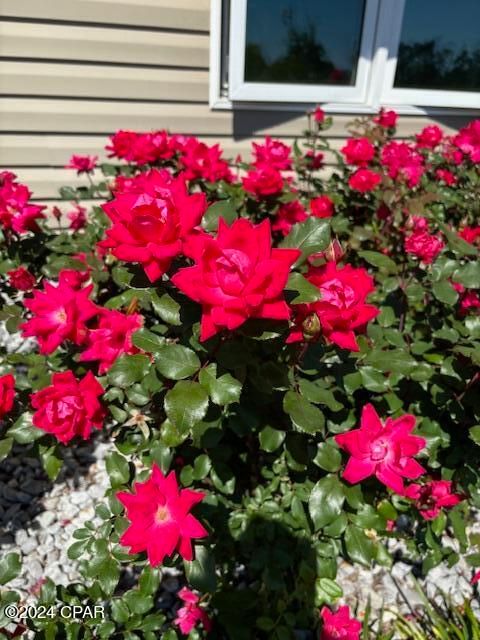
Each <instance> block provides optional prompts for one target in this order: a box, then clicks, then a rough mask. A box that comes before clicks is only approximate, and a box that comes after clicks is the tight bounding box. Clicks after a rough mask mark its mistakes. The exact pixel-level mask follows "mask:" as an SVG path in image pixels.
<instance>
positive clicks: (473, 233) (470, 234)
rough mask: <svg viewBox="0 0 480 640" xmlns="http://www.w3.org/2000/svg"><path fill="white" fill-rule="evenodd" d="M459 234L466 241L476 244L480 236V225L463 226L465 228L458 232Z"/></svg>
mask: <svg viewBox="0 0 480 640" xmlns="http://www.w3.org/2000/svg"><path fill="white" fill-rule="evenodd" d="M458 235H459V236H460V238H463V240H465V242H469V243H470V244H475V243H476V242H477V240H478V239H479V238H480V227H463V229H462V230H461V231H459V232H458Z"/></svg>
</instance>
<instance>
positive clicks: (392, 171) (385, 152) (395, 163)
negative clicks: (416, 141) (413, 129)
mask: <svg viewBox="0 0 480 640" xmlns="http://www.w3.org/2000/svg"><path fill="white" fill-rule="evenodd" d="M380 160H381V163H382V164H383V166H384V167H385V168H386V169H387V171H388V175H389V176H390V177H391V178H392V179H393V180H403V181H405V182H406V183H407V184H408V186H409V187H410V188H413V187H415V186H417V185H418V183H419V182H420V178H421V177H422V175H423V173H424V171H425V167H424V166H423V156H421V155H420V153H418V151H416V150H415V149H413V148H412V147H411V146H410V145H409V144H407V143H406V142H396V141H395V140H392V141H391V142H388V143H387V144H386V145H385V146H384V147H383V149H382V153H381V155H380Z"/></svg>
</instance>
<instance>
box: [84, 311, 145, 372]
mask: <svg viewBox="0 0 480 640" xmlns="http://www.w3.org/2000/svg"><path fill="white" fill-rule="evenodd" d="M99 316H100V320H99V323H98V327H97V328H96V329H92V330H90V331H89V332H88V336H87V340H86V345H85V347H86V348H85V351H84V352H83V353H82V354H81V356H80V361H81V362H85V361H89V360H98V361H99V363H100V364H99V368H98V372H99V373H100V374H103V373H105V372H106V371H108V370H109V369H110V367H111V366H112V364H113V363H114V362H115V360H116V359H117V358H118V356H120V355H121V354H122V353H127V354H130V355H131V354H134V353H139V349H137V347H135V345H134V344H133V343H132V335H133V334H134V333H135V331H137V330H138V329H140V328H141V327H142V325H143V317H142V316H141V315H139V314H137V313H133V314H131V315H126V314H124V313H121V312H120V311H116V310H109V309H101V311H100V313H99Z"/></svg>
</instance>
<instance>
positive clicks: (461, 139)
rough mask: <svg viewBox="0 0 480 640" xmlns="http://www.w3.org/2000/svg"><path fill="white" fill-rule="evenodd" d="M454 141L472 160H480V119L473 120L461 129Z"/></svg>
mask: <svg viewBox="0 0 480 640" xmlns="http://www.w3.org/2000/svg"><path fill="white" fill-rule="evenodd" d="M453 143H454V144H455V145H456V146H457V147H458V148H459V149H460V150H461V151H463V153H464V154H465V155H466V156H469V158H470V160H471V161H472V162H480V120H473V122H470V123H469V124H468V125H467V126H466V127H464V128H463V129H460V131H459V133H458V134H457V135H456V136H455V137H454V138H453Z"/></svg>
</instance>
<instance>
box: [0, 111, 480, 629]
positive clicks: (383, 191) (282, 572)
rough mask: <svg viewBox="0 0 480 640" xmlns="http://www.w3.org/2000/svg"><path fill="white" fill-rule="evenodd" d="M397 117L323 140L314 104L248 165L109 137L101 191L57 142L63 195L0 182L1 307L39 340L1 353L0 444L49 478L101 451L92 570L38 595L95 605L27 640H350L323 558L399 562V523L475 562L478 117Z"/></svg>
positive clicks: (89, 539)
mask: <svg viewBox="0 0 480 640" xmlns="http://www.w3.org/2000/svg"><path fill="white" fill-rule="evenodd" d="M396 121H397V115H396V114H395V112H393V111H385V110H382V111H381V112H380V114H379V115H378V116H376V117H374V118H362V119H359V120H357V121H355V122H354V123H352V129H351V137H350V138H349V139H348V140H347V142H346V143H345V146H344V147H343V149H342V151H341V153H338V152H336V151H333V150H332V149H331V147H330V144H329V142H328V138H327V136H326V134H325V132H326V130H327V129H328V127H329V126H330V124H331V119H330V118H328V117H326V116H325V114H324V113H323V111H322V110H321V108H317V109H316V110H315V111H314V112H313V113H312V114H310V115H309V118H308V122H309V127H308V129H307V130H306V131H305V132H304V137H303V139H302V140H301V141H298V142H296V143H295V144H294V145H293V147H292V148H291V147H289V146H288V145H286V144H284V143H282V142H280V141H276V140H273V139H271V138H269V137H267V138H266V140H265V142H264V143H263V144H259V143H255V144H254V146H253V153H252V163H247V162H243V161H242V159H241V158H238V159H237V160H236V161H235V162H227V161H226V160H225V159H224V158H223V156H222V152H221V149H220V147H219V146H218V145H214V146H211V147H210V146H208V145H206V144H204V143H202V142H200V141H198V140H196V139H194V138H191V137H186V136H179V135H170V134H169V133H167V132H166V131H157V132H151V133H148V132H146V133H142V132H133V131H119V132H117V133H116V134H115V135H113V136H112V137H111V140H110V142H109V144H108V146H107V151H108V152H109V155H110V157H111V158H114V159H115V163H108V164H103V165H100V169H101V171H102V172H103V175H104V178H103V179H102V180H101V181H100V182H98V181H95V179H94V175H98V173H94V172H93V170H94V168H95V167H97V164H98V158H97V157H96V156H95V157H85V158H83V157H79V156H72V158H71V160H70V162H69V163H68V166H69V167H71V168H72V169H73V170H76V171H77V172H79V173H82V174H86V176H87V178H88V181H87V182H86V184H85V186H84V187H81V188H78V189H72V188H67V187H66V188H64V189H62V192H61V195H62V197H63V198H64V199H65V200H67V201H73V205H72V206H73V208H72V210H70V211H67V212H64V213H62V212H61V211H60V209H59V208H57V207H54V208H53V210H52V211H50V212H49V211H47V210H46V207H44V206H42V205H39V204H37V203H35V202H32V199H31V193H30V191H29V189H28V187H27V186H25V185H22V184H21V183H20V182H19V181H18V180H17V178H16V176H15V175H14V174H13V173H11V172H2V173H1V174H0V224H1V228H2V235H1V252H2V253H1V262H0V274H1V278H2V280H1V283H2V284H1V286H2V300H3V303H4V305H3V308H2V310H1V314H0V318H1V320H3V321H4V323H5V325H6V328H7V330H8V331H9V332H11V333H15V332H17V331H21V332H22V334H23V336H25V337H29V338H33V339H34V340H35V343H34V346H33V347H32V349H31V351H30V352H27V353H25V352H24V351H22V352H13V353H3V355H2V359H1V369H0V374H1V376H2V377H1V378H0V419H1V431H0V454H1V456H2V457H5V456H8V455H9V452H10V450H11V448H12V446H13V444H14V443H17V445H16V446H27V447H30V448H31V449H34V450H35V451H36V452H37V454H38V456H39V457H40V458H41V460H42V462H43V465H44V467H45V471H46V473H47V474H48V475H49V477H50V478H51V479H55V477H56V476H57V474H58V472H59V470H60V468H61V466H62V455H63V451H64V450H65V448H66V447H75V446H76V443H77V442H78V441H79V439H85V438H87V439H88V438H94V437H96V436H98V435H100V436H102V437H104V438H107V439H108V440H109V442H110V443H111V452H110V454H109V455H108V457H107V460H106V467H107V471H108V474H109V477H110V483H111V486H110V488H109V490H108V491H107V493H106V495H105V498H104V500H102V501H101V502H99V503H98V504H97V506H96V515H97V520H96V521H95V522H88V523H87V525H86V526H85V527H82V528H80V529H78V530H77V531H76V532H75V536H74V537H75V542H74V543H73V544H72V546H71V547H70V549H69V556H70V558H71V559H72V562H74V561H77V562H78V564H79V568H80V572H81V574H82V576H83V582H82V583H75V584H71V585H68V586H66V587H65V586H58V585H54V584H53V583H52V582H51V581H47V582H46V583H45V584H44V585H43V587H42V589H41V592H40V595H39V603H40V604H43V605H45V606H50V605H54V604H56V605H58V604H59V603H70V604H80V603H81V604H90V605H93V604H98V603H104V604H105V607H106V617H105V618H103V619H99V618H94V619H91V620H85V621H82V622H79V621H75V620H66V619H63V618H61V617H56V616H53V617H52V618H47V619H30V620H28V621H27V622H26V624H27V625H28V627H29V628H30V629H33V630H34V631H35V633H36V634H37V635H36V637H38V638H57V637H58V638H60V637H66V638H110V637H111V638H125V639H126V640H134V639H136V638H145V639H146V640H151V639H153V638H159V637H161V638H164V640H172V639H173V638H179V637H182V636H185V635H187V634H190V637H191V638H200V637H206V636H207V635H208V637H209V638H232V639H233V640H244V639H245V640H248V639H250V638H259V639H262V638H274V639H277V640H287V639H288V638H294V637H296V636H295V634H298V633H299V632H304V636H303V637H312V638H313V637H319V638H322V639H323V640H326V639H328V638H348V639H350V640H355V639H357V638H359V637H360V633H361V623H360V622H358V621H357V619H356V618H355V614H354V612H351V611H349V610H348V607H345V606H344V605H343V604H342V590H341V588H340V586H339V585H338V584H337V583H336V581H335V577H336V571H337V562H338V560H339V559H340V558H345V559H346V560H347V561H350V562H358V563H362V564H364V565H366V566H372V565H373V564H374V563H377V564H381V565H385V566H390V565H391V564H392V562H393V561H394V558H392V557H391V555H390V553H389V544H388V543H389V540H390V539H392V538H395V539H401V540H402V541H403V546H404V549H405V551H404V554H405V556H406V558H407V560H408V561H409V562H411V563H412V564H415V565H416V566H417V570H418V572H419V573H426V572H428V571H429V570H430V569H431V568H432V567H434V566H436V565H438V564H439V563H440V562H442V561H445V562H447V563H449V564H453V563H455V562H456V561H457V560H458V558H459V554H460V553H462V554H464V555H466V558H467V561H468V562H469V563H470V564H471V566H472V572H473V570H474V568H475V567H478V566H479V565H480V550H479V548H478V545H479V540H478V537H475V536H473V535H472V536H471V537H470V538H469V537H468V535H467V533H466V525H467V524H468V521H469V517H470V512H471V510H472V509H473V508H479V507H480V467H479V453H480V449H479V445H480V420H479V418H480V403H479V393H478V390H479V385H478V382H479V378H480V376H479V371H478V367H479V364H480V315H479V308H480V298H479V295H478V290H479V288H480V265H479V262H478V243H479V238H480V227H479V226H478V217H479V212H480V170H479V167H480V164H479V163H480V135H479V131H480V121H478V122H474V123H472V124H470V125H469V126H468V127H466V128H465V129H463V130H462V131H460V132H459V133H458V135H456V136H453V137H452V136H447V135H446V134H445V133H444V132H443V131H442V130H441V129H440V128H439V127H436V126H435V127H427V128H426V129H424V130H423V131H422V132H421V133H419V134H418V135H417V136H416V137H414V138H412V139H411V140H404V141H398V140H393V139H392V138H393V136H394V134H395V125H396ZM327 152H330V153H335V154H336V156H337V165H336V167H335V169H334V170H333V171H331V172H330V173H325V172H322V171H321V170H320V169H321V165H322V162H323V159H324V157H325V154H326V153H327ZM98 170H99V169H98V167H97V169H96V171H97V172H98ZM92 199H97V200H98V205H97V206H94V207H93V208H92V209H91V210H90V211H88V212H87V211H86V209H85V207H84V206H83V205H82V204H81V203H82V201H83V200H92ZM99 520H100V521H101V524H98V521H99ZM445 536H446V537H447V538H449V539H450V540H452V541H453V540H455V544H444V537H445ZM162 567H167V568H170V569H172V568H175V569H176V570H177V571H178V572H179V573H180V576H181V583H182V589H181V591H180V592H179V593H178V597H177V600H178V602H177V605H176V607H175V608H174V610H163V609H161V608H159V603H158V600H157V597H156V594H157V592H158V590H159V584H160V580H161V575H162ZM18 571H19V566H18V557H17V556H16V555H15V554H10V555H8V556H7V557H6V558H5V559H4V560H3V561H2V562H1V563H0V582H2V583H7V582H8V580H9V579H10V578H12V577H14V576H15V575H16V574H17V573H18ZM127 571H128V572H129V575H130V576H133V586H128V583H127V582H125V580H123V577H124V576H125V575H126V573H125V572H127ZM126 585H127V586H126ZM1 597H2V602H3V604H6V603H10V602H15V601H16V600H17V599H18V594H17V593H16V592H15V591H14V590H10V591H9V590H8V589H6V590H4V591H2V595H1ZM4 625H5V620H3V621H2V622H0V627H2V626H4ZM367 626H368V625H367ZM0 632H1V631H0ZM367 634H368V629H367V627H365V635H364V636H363V637H365V638H366V637H368V635H367Z"/></svg>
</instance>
